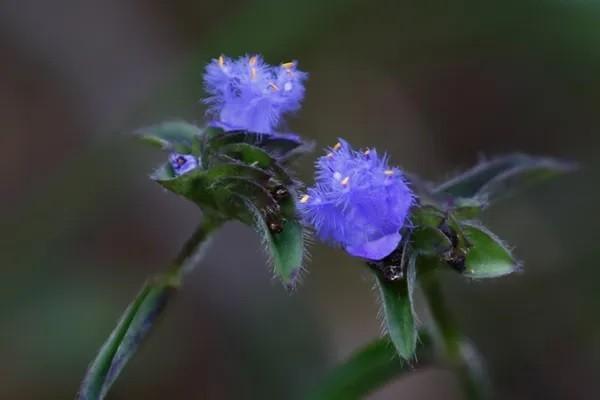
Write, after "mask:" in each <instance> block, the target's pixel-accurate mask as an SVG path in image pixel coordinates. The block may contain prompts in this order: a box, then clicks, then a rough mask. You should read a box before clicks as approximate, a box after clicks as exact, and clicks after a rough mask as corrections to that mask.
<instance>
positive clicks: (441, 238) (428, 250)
mask: <svg viewBox="0 0 600 400" xmlns="http://www.w3.org/2000/svg"><path fill="white" fill-rule="evenodd" d="M410 238H411V243H412V247H413V249H414V251H415V252H417V253H419V254H422V255H427V256H432V255H440V254H442V253H444V252H446V251H448V250H449V249H450V248H451V247H452V242H451V241H450V239H449V238H448V236H446V235H445V234H444V233H443V232H442V231H440V230H439V229H438V228H433V227H430V226H423V227H416V228H415V229H414V230H413V231H412V234H411V236H410Z"/></svg>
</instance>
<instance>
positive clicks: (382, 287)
mask: <svg viewBox="0 0 600 400" xmlns="http://www.w3.org/2000/svg"><path fill="white" fill-rule="evenodd" d="M415 264H416V254H413V255H411V257H410V260H409V262H408V264H407V274H406V276H405V277H403V278H402V279H399V280H397V281H387V280H385V279H384V278H383V277H382V276H381V275H380V274H378V273H375V277H376V282H377V286H378V288H379V295H380V298H381V304H382V306H383V317H384V323H385V326H386V329H387V332H388V334H389V336H390V339H391V340H392V343H394V347H395V348H396V351H397V352H398V355H400V357H401V358H403V359H404V360H407V361H409V360H411V359H412V357H413V356H414V353H415V349H416V346H417V327H416V316H415V311H414V307H413V290H414V282H415V277H416V269H415Z"/></svg>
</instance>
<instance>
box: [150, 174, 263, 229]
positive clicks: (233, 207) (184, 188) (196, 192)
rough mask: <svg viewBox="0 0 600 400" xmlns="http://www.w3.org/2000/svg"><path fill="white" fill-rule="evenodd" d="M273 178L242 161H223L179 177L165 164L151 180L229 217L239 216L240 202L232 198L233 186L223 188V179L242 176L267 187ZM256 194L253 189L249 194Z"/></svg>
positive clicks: (240, 178)
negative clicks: (223, 162) (226, 162)
mask: <svg viewBox="0 0 600 400" xmlns="http://www.w3.org/2000/svg"><path fill="white" fill-rule="evenodd" d="M271 177H272V175H270V174H269V173H268V172H267V171H264V170H262V169H260V168H256V167H252V166H249V165H245V164H241V163H229V164H221V165H217V166H214V167H213V168H210V169H209V170H203V169H199V168H198V169H195V170H193V171H190V172H188V173H186V174H183V175H180V176H174V175H173V172H172V170H171V166H170V165H169V164H164V165H163V166H162V167H160V168H159V169H157V170H156V171H155V172H154V173H153V174H152V179H154V180H155V181H157V182H158V183H159V184H160V185H162V186H163V187H165V188H166V189H168V190H170V191H172V192H173V193H176V194H178V195H180V196H183V197H185V198H187V199H189V200H191V201H193V202H194V203H196V204H198V205H199V206H200V207H201V208H204V207H208V208H210V209H211V210H213V211H217V212H218V213H220V214H222V215H224V216H228V217H237V215H238V212H239V203H237V200H236V199H234V198H232V197H231V191H232V190H231V187H232V186H231V185H230V187H229V190H228V189H227V188H225V187H224V186H225V185H224V183H225V182H226V181H223V180H224V179H226V180H229V181H230V183H231V180H232V179H239V180H242V181H243V182H253V183H255V184H256V185H258V186H260V187H264V186H265V185H266V184H267V183H268V182H269V179H271ZM240 184H242V183H240ZM246 186H248V185H246ZM256 193H257V190H256V188H253V189H252V191H251V192H250V193H249V195H250V194H252V195H255V194H256ZM259 207H260V206H259Z"/></svg>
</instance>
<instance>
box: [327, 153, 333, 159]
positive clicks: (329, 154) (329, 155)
mask: <svg viewBox="0 0 600 400" xmlns="http://www.w3.org/2000/svg"><path fill="white" fill-rule="evenodd" d="M325 157H327V158H331V157H333V153H327V155H326V156H325Z"/></svg>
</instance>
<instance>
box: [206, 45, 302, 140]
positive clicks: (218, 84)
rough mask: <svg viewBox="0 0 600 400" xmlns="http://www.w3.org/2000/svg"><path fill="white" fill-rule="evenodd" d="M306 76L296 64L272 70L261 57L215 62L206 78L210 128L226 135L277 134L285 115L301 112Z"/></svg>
mask: <svg viewBox="0 0 600 400" xmlns="http://www.w3.org/2000/svg"><path fill="white" fill-rule="evenodd" d="M306 76H307V74H306V73H304V72H302V71H299V70H297V69H296V62H295V61H294V62H288V63H284V64H281V65H278V66H271V65H268V64H265V62H264V61H263V59H262V58H261V57H260V56H252V57H249V56H245V57H241V58H239V59H237V60H232V59H230V58H227V57H224V56H221V57H219V58H218V59H215V60H212V62H211V63H210V64H208V65H207V66H206V72H205V74H204V86H205V88H206V91H207V92H208V94H209V97H207V98H206V99H205V100H204V102H205V103H206V104H208V106H209V108H208V114H209V115H210V116H211V117H212V121H211V122H210V124H211V125H212V126H215V127H219V128H222V129H224V130H226V131H232V130H247V131H250V132H257V133H276V129H277V128H278V127H279V126H280V123H281V121H282V120H281V117H282V116H283V114H285V113H289V112H292V111H296V110H298V109H299V108H300V103H301V102H302V98H303V97H304V80H305V79H306Z"/></svg>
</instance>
